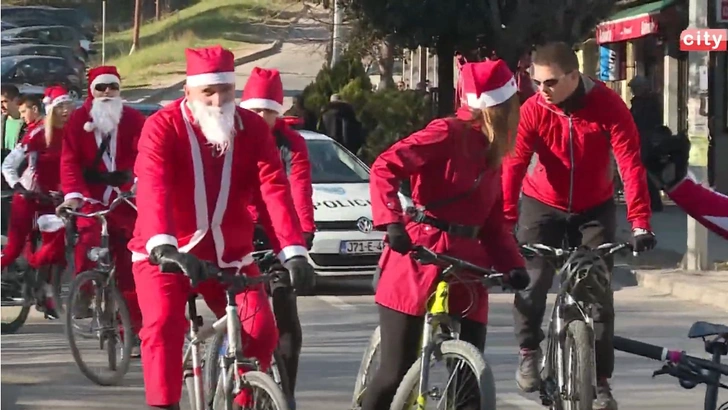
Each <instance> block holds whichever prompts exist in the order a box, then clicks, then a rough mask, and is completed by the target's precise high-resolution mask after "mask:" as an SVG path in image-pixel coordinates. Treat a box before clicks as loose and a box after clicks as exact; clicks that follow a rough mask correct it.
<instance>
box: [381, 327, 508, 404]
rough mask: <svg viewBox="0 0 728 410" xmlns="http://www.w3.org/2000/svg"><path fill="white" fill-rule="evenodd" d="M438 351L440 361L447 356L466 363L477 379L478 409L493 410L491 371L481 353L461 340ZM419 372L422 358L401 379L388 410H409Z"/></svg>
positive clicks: (445, 345) (442, 345) (493, 388)
mask: <svg viewBox="0 0 728 410" xmlns="http://www.w3.org/2000/svg"><path fill="white" fill-rule="evenodd" d="M439 351H440V355H441V358H442V359H445V358H447V356H451V357H452V356H458V358H459V359H461V360H463V361H464V362H466V363H467V365H468V366H469V367H470V370H471V371H472V372H473V373H474V374H475V375H476V377H477V379H478V389H479V393H480V408H481V409H495V408H496V400H495V379H494V378H493V370H492V369H491V368H490V365H488V363H487V362H486V361H485V358H483V355H482V353H480V351H479V350H478V349H477V348H476V347H475V346H473V345H472V344H470V343H468V342H466V341H463V340H446V341H444V342H442V343H441V344H440V345H439ZM421 370H422V358H418V359H417V361H415V363H414V364H413V365H412V366H411V367H410V368H409V370H408V371H407V373H406V374H405V375H404V378H402V382H401V383H400V384H399V387H398V388H397V393H396V394H395V395H394V400H392V406H391V407H390V410H409V408H410V407H409V406H410V404H411V403H410V401H411V397H412V392H413V391H416V390H415V389H416V388H417V387H418V385H419V383H420V371H421Z"/></svg>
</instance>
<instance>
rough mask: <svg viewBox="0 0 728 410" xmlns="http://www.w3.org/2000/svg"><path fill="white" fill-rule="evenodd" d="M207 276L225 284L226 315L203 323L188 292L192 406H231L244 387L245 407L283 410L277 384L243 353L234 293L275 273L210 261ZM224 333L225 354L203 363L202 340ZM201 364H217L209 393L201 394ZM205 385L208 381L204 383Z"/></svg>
mask: <svg viewBox="0 0 728 410" xmlns="http://www.w3.org/2000/svg"><path fill="white" fill-rule="evenodd" d="M206 267H207V275H206V277H208V278H216V279H217V280H219V281H220V282H222V283H224V284H226V285H228V288H227V290H226V292H225V293H226V300H227V306H226V308H225V311H226V315H225V316H223V317H222V318H220V319H218V320H217V321H215V323H213V324H212V325H206V326H205V325H203V323H202V317H201V316H198V315H197V307H196V305H195V300H196V299H197V295H195V294H192V295H190V296H189V298H188V300H187V309H188V314H189V320H190V333H189V343H188V346H187V348H186V349H185V354H184V359H183V361H184V375H183V377H184V383H185V386H186V387H187V395H188V397H189V402H190V407H191V408H192V410H232V409H233V408H234V404H233V399H234V398H235V397H236V396H237V395H238V394H239V393H240V392H242V391H243V390H247V391H248V392H249V393H250V397H251V398H252V403H250V404H249V407H248V404H247V403H246V407H245V408H251V409H256V410H287V409H288V404H287V400H286V396H285V394H284V393H283V391H282V390H281V388H280V387H279V385H278V384H277V383H276V382H275V381H274V380H273V379H272V378H271V377H270V376H269V375H268V374H267V373H265V372H262V371H260V366H259V365H258V363H257V361H256V360H254V359H251V358H246V357H245V356H244V355H243V342H242V340H241V336H240V332H241V325H240V320H239V318H238V313H237V309H238V306H237V303H236V301H235V296H236V295H237V294H239V293H241V292H243V291H245V290H246V289H248V288H250V287H252V286H256V285H258V284H262V283H267V282H271V281H275V280H277V279H278V278H279V275H278V274H265V275H261V276H257V277H248V276H244V275H236V274H234V272H226V271H224V270H221V269H219V268H217V267H216V266H214V265H212V264H207V265H206ZM219 334H227V340H228V341H229V343H227V346H226V351H225V354H223V355H221V356H220V358H219V361H218V363H204V361H203V353H202V350H203V349H202V344H203V343H204V342H205V341H206V340H207V339H210V338H211V337H214V336H215V335H219ZM203 366H219V372H218V374H219V376H218V381H217V384H216V388H215V392H214V395H213V397H209V398H206V397H205V385H206V384H205V380H204V376H203ZM208 385H209V383H208Z"/></svg>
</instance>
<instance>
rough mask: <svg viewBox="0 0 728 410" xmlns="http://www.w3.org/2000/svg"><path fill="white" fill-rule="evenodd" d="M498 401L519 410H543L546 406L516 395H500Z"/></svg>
mask: <svg viewBox="0 0 728 410" xmlns="http://www.w3.org/2000/svg"><path fill="white" fill-rule="evenodd" d="M497 398H498V401H499V402H501V403H504V404H508V405H510V406H513V407H515V408H516V409H519V410H536V409H538V410H543V409H544V406H542V405H540V404H538V403H536V402H535V401H533V400H528V399H527V398H525V397H521V396H519V395H518V394H516V393H506V394H498V395H497Z"/></svg>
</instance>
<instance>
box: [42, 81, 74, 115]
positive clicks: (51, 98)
mask: <svg viewBox="0 0 728 410" xmlns="http://www.w3.org/2000/svg"><path fill="white" fill-rule="evenodd" d="M44 94H45V97H43V104H44V105H45V111H46V114H48V113H50V112H51V111H52V110H53V108H54V107H55V106H57V105H58V104H61V103H64V102H71V101H73V99H72V98H71V97H70V96H69V95H68V92H67V91H66V89H65V88H63V87H62V86H60V85H54V86H52V87H48V88H46V89H45V93H44Z"/></svg>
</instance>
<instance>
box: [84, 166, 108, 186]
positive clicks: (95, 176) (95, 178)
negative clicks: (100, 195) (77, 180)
mask: <svg viewBox="0 0 728 410" xmlns="http://www.w3.org/2000/svg"><path fill="white" fill-rule="evenodd" d="M103 174H105V172H100V171H96V170H94V169H90V168H86V169H84V170H83V180H84V181H86V183H87V184H104V183H105V180H104V176H103Z"/></svg>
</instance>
